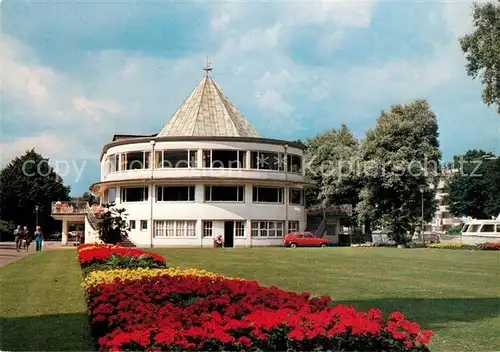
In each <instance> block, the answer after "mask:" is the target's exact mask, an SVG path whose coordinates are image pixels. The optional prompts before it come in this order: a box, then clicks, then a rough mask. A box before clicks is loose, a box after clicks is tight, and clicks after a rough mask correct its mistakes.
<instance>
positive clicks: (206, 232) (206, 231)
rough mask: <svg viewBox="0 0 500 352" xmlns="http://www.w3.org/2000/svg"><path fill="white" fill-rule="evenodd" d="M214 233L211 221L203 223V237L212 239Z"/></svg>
mask: <svg viewBox="0 0 500 352" xmlns="http://www.w3.org/2000/svg"><path fill="white" fill-rule="evenodd" d="M213 231H214V222H213V221H203V237H212V236H213Z"/></svg>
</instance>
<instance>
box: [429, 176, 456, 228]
mask: <svg viewBox="0 0 500 352" xmlns="http://www.w3.org/2000/svg"><path fill="white" fill-rule="evenodd" d="M454 172H456V170H454V169H450V170H445V172H443V175H442V177H441V179H440V180H439V182H438V185H437V188H436V200H437V201H438V206H437V209H436V213H435V214H434V218H433V219H432V221H431V222H430V223H428V224H425V225H424V231H425V232H446V231H447V230H449V229H451V228H453V227H456V226H459V225H460V224H461V219H460V218H458V217H455V216H453V214H452V213H451V212H450V211H449V208H448V202H447V200H446V196H447V193H446V190H445V187H446V182H447V181H448V179H449V178H450V177H451V175H453V173H454Z"/></svg>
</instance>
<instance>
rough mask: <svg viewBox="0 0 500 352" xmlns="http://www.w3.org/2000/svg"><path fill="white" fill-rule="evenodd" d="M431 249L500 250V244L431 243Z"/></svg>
mask: <svg viewBox="0 0 500 352" xmlns="http://www.w3.org/2000/svg"><path fill="white" fill-rule="evenodd" d="M428 247H429V248H439V249H469V250H494V251H498V250H500V243H499V242H496V243H492V242H489V243H483V244H478V245H474V244H464V243H459V242H448V243H431V244H429V245H428Z"/></svg>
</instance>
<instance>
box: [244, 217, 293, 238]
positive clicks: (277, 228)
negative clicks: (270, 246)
mask: <svg viewBox="0 0 500 352" xmlns="http://www.w3.org/2000/svg"><path fill="white" fill-rule="evenodd" d="M284 225H285V222H284V221H274V220H273V221H269V220H259V221H257V220H253V221H252V224H251V229H252V231H251V232H252V237H283V228H284Z"/></svg>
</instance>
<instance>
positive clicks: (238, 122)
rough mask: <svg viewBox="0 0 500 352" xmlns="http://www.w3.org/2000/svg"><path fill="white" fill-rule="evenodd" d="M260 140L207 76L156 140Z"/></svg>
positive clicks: (253, 129) (213, 81) (248, 123)
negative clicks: (199, 137)
mask: <svg viewBox="0 0 500 352" xmlns="http://www.w3.org/2000/svg"><path fill="white" fill-rule="evenodd" d="M173 136H177V137H179V136H217V137H260V136H259V134H258V133H257V131H256V129H255V128H254V127H253V126H252V125H251V124H250V122H248V120H247V119H246V118H245V117H244V116H243V115H242V114H241V113H240V112H239V110H238V109H237V108H236V107H235V106H234V105H233V104H232V103H231V101H229V99H228V98H227V97H225V96H224V94H222V90H221V89H220V87H219V86H218V85H217V83H216V82H215V80H214V79H213V78H212V77H211V76H210V75H208V73H207V74H206V75H205V76H204V77H203V78H202V79H201V81H200V83H198V85H197V86H196V88H195V89H194V90H193V91H192V92H191V94H190V95H189V97H188V98H187V99H186V100H185V101H184V103H183V104H182V105H181V107H180V108H179V109H178V110H177V111H176V112H175V114H174V115H173V116H172V117H171V118H170V120H169V121H168V122H167V124H166V125H165V126H164V127H163V128H162V130H161V131H160V133H158V135H157V137H173Z"/></svg>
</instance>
